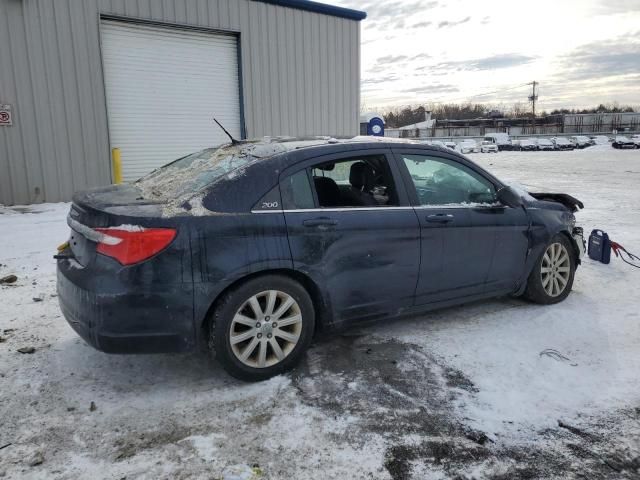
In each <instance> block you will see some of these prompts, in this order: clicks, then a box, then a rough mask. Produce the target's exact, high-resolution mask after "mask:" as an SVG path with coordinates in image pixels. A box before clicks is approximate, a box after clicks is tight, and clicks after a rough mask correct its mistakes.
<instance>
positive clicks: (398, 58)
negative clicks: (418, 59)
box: [376, 55, 409, 65]
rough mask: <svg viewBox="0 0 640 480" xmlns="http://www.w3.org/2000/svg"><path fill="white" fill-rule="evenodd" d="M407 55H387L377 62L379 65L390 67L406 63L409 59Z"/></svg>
mask: <svg viewBox="0 0 640 480" xmlns="http://www.w3.org/2000/svg"><path fill="white" fill-rule="evenodd" d="M408 58H409V57H407V56H406V55H386V56H384V57H380V58H378V60H376V64H377V65H389V64H392V63H398V62H404V61H406V60H407V59H408Z"/></svg>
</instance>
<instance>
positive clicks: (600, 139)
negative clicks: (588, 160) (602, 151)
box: [591, 135, 611, 145]
mask: <svg viewBox="0 0 640 480" xmlns="http://www.w3.org/2000/svg"><path fill="white" fill-rule="evenodd" d="M591 141H592V142H593V144H594V145H608V144H609V143H611V139H610V138H609V137H607V136H606V135H595V136H593V137H591Z"/></svg>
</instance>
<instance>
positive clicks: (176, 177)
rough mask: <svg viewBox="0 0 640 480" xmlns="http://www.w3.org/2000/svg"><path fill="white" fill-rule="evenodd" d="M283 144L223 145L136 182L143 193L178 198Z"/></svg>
mask: <svg viewBox="0 0 640 480" xmlns="http://www.w3.org/2000/svg"><path fill="white" fill-rule="evenodd" d="M282 150H283V147H282V146H281V145H280V144H278V143H272V144H266V145H265V144H260V145H252V144H246V143H243V144H240V145H223V146H218V147H213V148H207V149H204V150H201V151H199V152H196V153H192V154H191V155H187V156H186V157H182V158H179V159H178V160H175V161H173V162H171V163H168V164H167V165H164V166H163V167H160V168H158V169H156V170H154V171H153V172H151V173H149V174H148V175H146V176H144V177H142V178H141V179H139V180H137V181H136V182H135V185H136V186H137V187H139V188H140V190H142V194H143V196H144V197H147V198H149V197H155V198H162V199H171V198H179V197H182V196H184V195H186V194H191V193H196V192H198V191H199V190H202V189H203V188H205V187H207V186H208V185H211V184H212V183H213V182H215V181H216V180H218V179H219V178H221V177H223V176H224V175H227V174H229V173H231V172H232V171H234V170H237V169H239V168H241V167H243V166H245V165H248V164H249V163H251V162H253V161H254V160H256V159H259V158H264V157H269V156H272V155H274V154H276V153H278V152H279V151H282Z"/></svg>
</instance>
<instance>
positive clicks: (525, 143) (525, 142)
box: [520, 138, 538, 152]
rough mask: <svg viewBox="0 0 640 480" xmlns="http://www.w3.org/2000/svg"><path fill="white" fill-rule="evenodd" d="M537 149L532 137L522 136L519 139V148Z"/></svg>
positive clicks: (525, 149)
mask: <svg viewBox="0 0 640 480" xmlns="http://www.w3.org/2000/svg"><path fill="white" fill-rule="evenodd" d="M537 149H538V146H537V145H536V142H535V141H533V140H532V139H530V138H523V139H522V140H520V150H523V151H526V152H530V151H534V150H537Z"/></svg>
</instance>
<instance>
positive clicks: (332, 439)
mask: <svg viewBox="0 0 640 480" xmlns="http://www.w3.org/2000/svg"><path fill="white" fill-rule="evenodd" d="M472 158H473V159H474V160H476V161H478V162H479V163H480V164H482V165H483V166H485V167H487V168H488V169H489V170H491V171H492V172H494V173H495V174H496V175H497V176H499V177H501V178H503V179H508V180H512V181H517V182H519V183H521V184H524V185H526V186H529V187H530V188H531V189H532V190H542V189H544V190H547V191H559V192H566V193H570V194H572V195H574V196H576V197H577V198H579V199H581V200H583V201H584V203H585V205H586V208H585V210H584V211H582V212H580V213H579V214H578V220H579V222H580V223H581V224H582V225H583V226H584V227H585V231H586V232H587V233H588V232H589V231H590V230H591V229H592V228H595V227H598V228H602V229H604V230H606V231H608V232H609V233H610V235H611V236H612V237H613V238H614V239H615V240H617V241H618V242H620V243H622V244H623V245H625V246H626V247H627V248H628V249H629V250H631V251H634V250H635V251H636V252H637V251H640V189H639V188H638V186H639V185H640V151H617V150H613V149H612V148H610V147H607V146H597V147H592V148H589V149H586V150H576V151H573V152H544V153H543V152H531V153H525V152H501V153H499V154H474V155H472ZM67 211H68V205H67V204H45V205H38V206H32V207H23V208H18V207H13V208H9V207H0V245H1V246H2V251H1V253H0V277H2V276H5V275H8V274H16V275H17V276H18V281H17V282H16V283H15V284H13V285H3V286H1V287H0V477H4V478H34V479H39V478H112V479H120V478H125V477H126V478H128V479H131V478H153V479H155V478H223V477H224V478H232V475H231V473H230V472H231V470H232V468H231V467H233V466H237V465H239V466H240V467H237V469H236V470H237V471H244V472H245V473H246V475H245V477H246V478H248V477H249V476H250V474H251V475H253V477H254V478H264V479H324V478H337V479H357V478H373V479H378V478H380V479H389V478H392V479H404V478H416V479H431V478H433V479H438V478H469V479H471V478H477V479H481V478H482V479H484V478H493V479H507V478H508V479H513V478H638V477H639V476H640V471H639V470H638V469H639V468H640V456H639V455H640V309H639V308H638V305H639V300H640V295H639V294H638V291H639V290H638V289H639V287H640V270H637V269H633V268H631V267H629V266H626V265H624V264H622V263H621V262H620V261H619V260H617V259H613V260H612V263H611V265H608V266H606V265H601V264H597V263H594V262H592V261H590V260H588V259H586V260H585V261H584V263H583V265H582V266H581V267H580V268H579V270H578V273H577V276H576V283H575V285H574V292H573V293H572V294H571V295H570V296H569V298H568V299H567V300H566V301H565V302H563V303H561V304H559V305H556V306H551V307H541V306H537V305H531V304H527V303H525V302H523V301H520V300H517V299H500V300H494V301H489V302H481V303H476V304H472V305H467V306H464V307H458V308H453V309H448V310H444V311H440V312H435V313H432V314H429V315H423V316H421V317H419V318H413V319H405V320H400V321H394V322H387V323H385V322H382V323H378V324H376V325H374V326H367V327H362V328H359V329H357V330H355V331H350V332H346V333H345V334H343V335H340V336H335V337H332V338H326V339H319V340H318V341H317V342H316V343H315V344H314V346H313V347H312V349H311V350H310V352H309V354H308V355H307V358H306V359H305V361H304V362H303V364H302V365H301V366H300V368H298V369H297V370H296V371H294V372H292V373H290V374H287V375H283V376H280V377H277V378H274V379H272V380H270V381H267V382H264V383H260V384H244V383H240V382H238V381H235V380H233V379H231V378H229V377H228V376H227V375H226V374H225V373H224V372H223V371H222V370H221V368H220V367H219V366H218V365H216V364H214V363H213V362H212V361H211V360H209V358H208V357H207V356H206V355H204V354H193V355H186V356H178V355H152V356H109V355H106V354H103V353H100V352H97V351H95V350H93V349H91V348H90V347H88V346H86V345H85V344H84V343H83V342H82V341H81V340H80V339H79V338H78V337H77V336H76V335H75V334H74V333H73V331H72V330H71V328H69V327H68V326H67V324H66V322H65V321H64V319H63V318H62V316H61V313H60V310H59V308H58V305H57V299H56V298H55V263H54V260H53V259H52V255H53V253H54V252H55V247H56V245H57V244H59V243H61V242H63V241H64V240H66V238H67V235H68V227H67V226H66V223H65V217H66V214H67ZM23 347H33V348H35V351H34V352H33V353H31V354H28V353H19V352H18V349H21V348H23ZM92 405H93V406H92ZM251 472H253V473H251Z"/></svg>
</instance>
